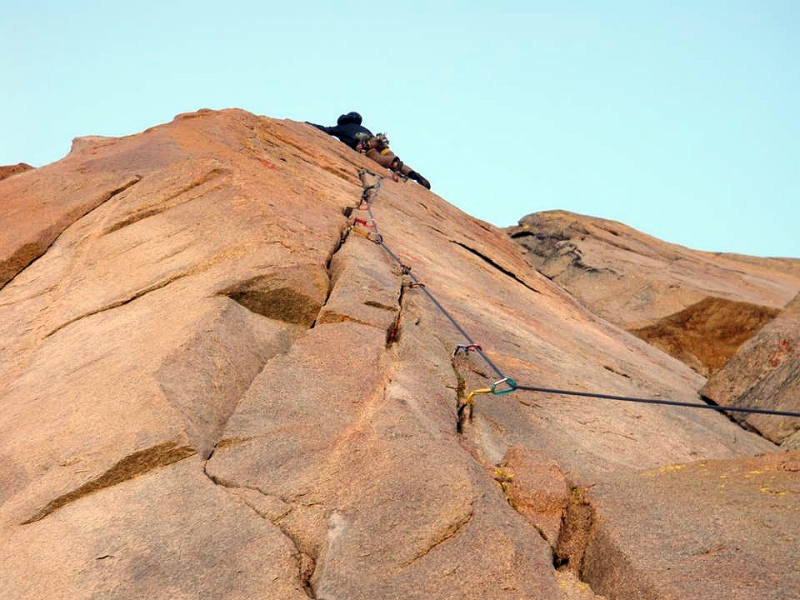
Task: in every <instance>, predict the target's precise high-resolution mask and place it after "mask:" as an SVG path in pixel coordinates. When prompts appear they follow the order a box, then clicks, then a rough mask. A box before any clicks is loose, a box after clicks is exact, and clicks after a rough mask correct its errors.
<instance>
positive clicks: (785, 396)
mask: <svg viewBox="0 0 800 600" xmlns="http://www.w3.org/2000/svg"><path fill="white" fill-rule="evenodd" d="M700 391H701V393H702V394H703V395H704V396H706V397H708V398H710V399H711V400H713V401H714V402H716V403H717V404H723V405H732V406H757V407H759V408H766V409H771V410H783V411H790V412H800V295H798V296H797V297H795V299H794V300H792V301H791V302H790V303H789V305H788V306H787V307H786V309H785V310H784V311H783V312H781V313H780V315H778V317H777V318H776V319H775V320H774V321H772V322H771V323H770V324H769V325H767V326H765V327H764V328H763V329H762V330H761V331H759V332H758V334H756V335H755V336H754V337H753V338H751V339H750V340H749V341H748V342H747V343H746V344H744V345H743V346H742V347H741V348H739V351H738V352H737V353H736V355H735V356H734V357H733V359H731V360H730V361H729V362H728V363H727V364H726V365H725V367H724V368H723V369H722V370H721V371H719V372H717V373H715V374H714V375H713V376H712V377H711V378H709V380H708V382H707V383H706V385H705V386H703V388H702V389H701V390H700ZM732 415H733V416H734V418H736V419H738V420H741V421H743V422H745V423H747V425H749V426H750V427H753V428H754V429H756V430H757V431H758V432H759V433H761V434H762V435H763V436H764V437H766V438H768V439H770V440H772V441H773V442H775V443H776V444H781V445H782V446H783V447H785V448H787V449H800V419H798V418H790V417H786V418H783V419H776V418H774V417H769V416H763V415H757V414H741V413H732Z"/></svg>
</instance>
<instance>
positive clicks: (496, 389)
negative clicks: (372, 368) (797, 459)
mask: <svg viewBox="0 0 800 600" xmlns="http://www.w3.org/2000/svg"><path fill="white" fill-rule="evenodd" d="M358 175H359V178H360V179H361V182H362V186H363V188H364V191H363V192H362V205H363V203H364V202H363V198H364V195H365V194H367V192H368V191H369V193H370V194H371V196H370V197H371V200H370V202H369V203H367V205H366V212H367V214H368V215H369V222H370V223H371V224H372V228H373V229H374V234H373V235H374V238H373V241H375V242H376V243H377V244H378V245H379V246H380V247H381V248H383V250H384V251H385V252H386V253H387V254H388V255H389V256H390V257H391V258H392V260H394V261H395V262H396V263H397V264H398V265H400V269H401V271H402V272H403V275H404V276H407V277H409V278H410V279H411V283H410V284H409V285H408V287H409V288H418V289H420V290H422V292H423V293H424V294H425V295H426V296H427V297H428V299H430V301H431V302H432V303H433V304H434V305H435V306H436V308H438V309H439V312H441V313H442V314H443V315H444V316H445V317H446V318H447V319H448V320H449V321H450V323H451V324H452V325H453V327H454V328H455V329H456V330H457V331H458V332H459V333H460V334H461V335H462V336H463V337H464V339H465V340H466V341H467V344H460V345H459V346H458V347H457V348H456V351H455V352H454V353H453V355H454V356H455V354H456V353H457V352H458V350H459V349H463V350H464V353H465V354H467V355H468V354H469V352H470V351H471V352H475V353H476V354H478V355H479V356H480V357H481V358H482V359H483V361H484V362H485V363H486V364H487V365H488V366H489V367H490V368H491V369H492V370H493V371H494V372H495V373H496V374H497V375H498V376H499V377H500V379H499V380H497V381H495V382H494V383H492V384H491V386H490V387H488V388H482V389H478V390H473V391H472V392H470V393H469V394H468V395H467V397H466V399H465V400H464V401H463V403H462V402H461V401H459V403H458V405H457V409H456V413H457V416H458V421H457V430H458V432H459V433H461V432H462V429H463V422H464V415H465V414H466V409H467V407H469V418H470V419H471V418H472V416H473V411H474V404H475V396H478V395H482V394H491V395H493V396H502V395H506V394H511V393H512V392H516V391H529V392H539V393H544V394H558V395H565V396H578V397H583V398H597V399H604V400H616V401H623V402H638V403H642V404H659V405H666V406H677V407H681V408H699V409H707V410H714V411H717V412H726V411H727V412H742V413H757V414H765V415H777V416H786V417H798V418H800V412H791V411H779V410H767V409H759V408H746V407H739V406H721V405H717V404H696V403H692V402H679V401H675V400H660V399H654V398H638V397H634V396H615V395H611V394H598V393H594V392H581V391H577V390H560V389H553V388H545V387H538V386H532V385H521V384H518V383H517V381H516V380H514V379H512V378H511V377H508V376H507V375H505V374H504V373H503V371H501V370H500V368H499V367H498V366H497V365H496V364H495V363H494V362H492V360H491V359H490V358H489V357H488V356H487V355H486V354H485V353H484V351H483V349H482V348H481V346H480V345H479V344H477V343H475V341H473V340H472V338H471V337H470V336H469V334H468V333H467V332H466V331H465V330H464V328H463V327H462V326H461V325H460V324H459V323H458V321H456V320H455V319H454V318H453V316H452V315H451V314H450V313H449V312H448V311H447V309H446V308H445V307H444V306H442V304H441V303H440V302H439V301H438V300H437V299H436V297H435V296H434V295H433V294H432V293H431V292H430V291H429V290H428V289H427V287H426V286H425V284H423V283H422V282H421V281H420V280H419V279H418V278H417V276H416V275H415V274H414V273H413V272H412V270H411V267H410V266H409V265H407V264H406V263H404V262H403V261H402V260H401V259H400V258H399V257H398V256H397V255H396V254H395V253H394V252H392V250H391V249H390V248H389V247H388V246H387V245H386V243H385V242H384V240H383V236H382V235H381V234H380V232H379V230H378V225H377V224H376V223H375V217H374V215H373V214H372V206H371V204H372V201H374V199H375V195H376V194H377V191H378V189H380V178H378V181H377V182H374V183H371V184H367V183H366V181H367V179H368V178H369V176H372V177H373V178H374V177H376V175H375V174H374V173H372V172H371V171H368V170H367V169H362V170H361V171H359V174H358ZM354 231H355V229H354ZM360 235H364V237H369V232H367V233H360Z"/></svg>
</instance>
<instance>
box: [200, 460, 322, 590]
mask: <svg viewBox="0 0 800 600" xmlns="http://www.w3.org/2000/svg"><path fill="white" fill-rule="evenodd" d="M215 450H216V446H215V447H214V450H212V452H211V456H213V455H214V451H215ZM211 456H209V458H208V460H206V461H205V463H204V464H203V474H204V475H205V476H206V477H207V478H208V479H209V480H210V481H211V482H212V483H213V484H214V485H215V486H217V487H220V488H222V489H223V490H225V492H227V493H228V494H230V495H231V496H232V497H234V498H235V499H236V500H237V501H239V502H241V503H242V504H244V505H245V506H247V507H248V508H249V509H250V510H252V511H253V512H254V513H255V514H256V515H258V517H259V518H261V519H263V520H265V521H268V522H269V523H271V524H272V525H273V526H275V527H276V528H277V529H278V530H279V531H280V532H281V533H282V534H283V535H284V537H285V538H286V539H287V540H289V541H290V542H291V543H292V546H293V547H294V552H293V554H292V556H293V558H294V559H295V561H296V562H297V578H298V581H299V583H300V585H301V586H302V589H303V591H304V592H305V594H306V596H308V597H309V598H312V599H313V600H316V599H317V595H316V592H315V590H314V587H313V584H312V581H311V579H312V577H313V576H314V573H315V571H316V569H317V560H318V559H319V557H318V556H312V555H311V554H309V553H307V552H305V551H304V550H303V548H302V546H303V543H302V542H301V541H300V540H299V539H298V538H297V536H296V535H294V534H293V533H292V532H291V531H290V530H289V529H288V528H287V527H285V526H283V524H282V523H281V521H282V520H283V519H284V518H285V517H287V516H288V515H289V514H290V513H291V512H292V511H293V510H294V507H293V506H291V503H290V502H287V501H286V500H285V499H283V498H277V497H272V496H270V495H269V494H265V493H264V492H263V491H261V490H260V489H258V488H256V487H241V486H237V485H234V484H233V483H230V482H227V481H223V480H221V479H219V478H217V477H214V476H213V475H211V474H210V473H209V472H208V462H209V460H211ZM247 494H258V495H259V496H261V497H263V498H265V499H267V498H275V499H276V500H277V501H279V502H280V503H281V504H286V505H287V506H288V508H287V509H286V510H284V511H282V512H281V513H280V514H278V515H276V516H272V515H269V514H267V513H266V512H264V511H263V510H259V508H258V506H257V505H256V503H254V502H253V501H252V500H251V499H249V498H248V497H247Z"/></svg>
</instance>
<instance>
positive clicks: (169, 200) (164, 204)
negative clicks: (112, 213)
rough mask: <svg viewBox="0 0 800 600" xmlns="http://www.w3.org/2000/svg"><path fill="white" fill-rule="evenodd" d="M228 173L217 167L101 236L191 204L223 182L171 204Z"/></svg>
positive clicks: (112, 227) (117, 224)
mask: <svg viewBox="0 0 800 600" xmlns="http://www.w3.org/2000/svg"><path fill="white" fill-rule="evenodd" d="M228 173H230V171H229V170H228V169H222V168H219V167H217V168H215V169H212V170H211V171H209V172H208V173H206V174H205V175H203V176H202V177H200V178H199V179H197V180H195V181H193V182H192V183H189V184H187V185H185V186H183V187H181V188H180V189H178V190H176V191H175V192H173V193H171V194H169V195H167V196H166V197H165V198H159V199H158V200H156V201H154V202H151V203H150V205H151V206H150V207H149V208H141V209H139V210H137V211H135V212H134V213H133V214H132V215H130V216H129V217H127V218H126V219H123V220H122V221H120V222H118V223H115V224H114V225H112V226H111V227H109V228H108V229H106V230H105V231H104V232H103V233H102V234H101V235H108V234H110V233H113V232H115V231H118V230H120V229H122V228H124V227H127V226H128V225H133V224H134V223H137V222H139V221H142V220H144V219H147V218H148V217H153V216H155V215H158V214H160V213H163V212H166V211H168V210H170V209H172V208H175V207H177V206H180V205H181V204H185V203H186V202H191V201H192V200H195V199H197V198H199V197H201V196H202V195H203V194H206V193H209V192H212V191H214V190H217V189H219V188H220V187H221V185H222V184H223V183H224V182H222V183H220V184H218V185H216V186H214V187H211V188H210V189H208V190H204V191H202V192H201V193H200V194H198V195H194V196H192V197H190V198H186V199H182V200H181V201H179V202H173V200H175V199H177V198H179V197H181V196H183V195H184V194H186V193H188V192H191V191H192V190H194V189H196V188H198V187H200V186H202V185H204V184H206V183H208V182H209V181H214V180H216V179H219V178H220V177H221V176H223V175H225V174H228ZM154 205H155V206H154Z"/></svg>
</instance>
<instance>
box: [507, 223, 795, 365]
mask: <svg viewBox="0 0 800 600" xmlns="http://www.w3.org/2000/svg"><path fill="white" fill-rule="evenodd" d="M507 231H508V233H509V235H510V236H511V238H512V239H513V240H514V241H516V242H517V243H518V244H520V245H521V246H522V247H523V248H524V250H525V252H526V256H527V257H528V259H529V260H530V261H531V263H532V264H533V265H534V266H535V268H536V269H538V270H539V271H540V272H541V273H542V274H544V275H545V276H546V277H548V278H550V279H551V280H552V281H554V282H555V283H557V284H558V285H560V286H562V287H563V288H564V289H566V290H568V291H569V292H570V293H571V294H573V295H574V296H575V297H576V298H578V299H579V300H580V301H581V302H583V303H584V304H585V305H586V306H587V307H588V308H590V309H591V310H592V311H594V312H596V313H597V314H598V315H600V316H602V317H604V318H605V319H608V320H609V321H610V322H612V323H615V324H617V325H619V326H620V327H623V328H625V329H626V330H628V331H630V332H631V333H633V334H635V335H636V336H638V337H640V338H642V339H644V340H646V341H648V342H650V343H651V344H653V345H655V346H657V347H658V348H660V349H661V350H663V351H664V352H667V353H668V354H670V355H672V356H674V357H675V358H677V359H679V360H681V361H683V362H684V363H686V364H687V365H689V366H690V367H692V368H693V369H695V370H696V371H697V372H699V373H700V374H702V375H705V376H708V375H709V374H711V373H714V372H716V371H718V370H719V369H720V368H722V366H723V365H724V364H725V363H726V362H727V361H728V360H730V358H731V357H732V356H733V355H734V354H735V353H736V350H737V349H738V348H739V346H741V345H742V344H743V343H744V342H745V341H747V340H748V339H749V338H750V337H752V336H753V335H754V334H755V333H756V332H757V331H759V330H760V329H761V327H763V326H764V325H765V324H766V323H768V322H769V321H770V320H772V319H773V318H775V316H776V315H777V314H778V313H779V312H780V310H781V309H782V308H783V307H784V306H785V305H786V304H787V303H788V302H789V301H790V300H791V299H792V298H793V297H794V296H795V294H797V292H798V291H800V260H797V259H789V258H757V257H753V256H743V255H738V254H722V253H710V252H700V251H697V250H691V249H689V248H685V247H683V246H678V245H676V244H669V243H667V242H664V241H662V240H659V239H657V238H654V237H652V236H649V235H646V234H644V233H641V232H639V231H636V230H635V229H632V228H630V227H627V226H626V225H623V224H622V223H618V222H616V221H609V220H606V219H598V218H595V217H588V216H584V215H578V214H574V213H569V212H566V211H557V210H556V211H547V212H540V213H533V214H530V215H528V216H526V217H523V218H522V219H520V221H519V225H518V226H515V227H510V228H508V229H507Z"/></svg>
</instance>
